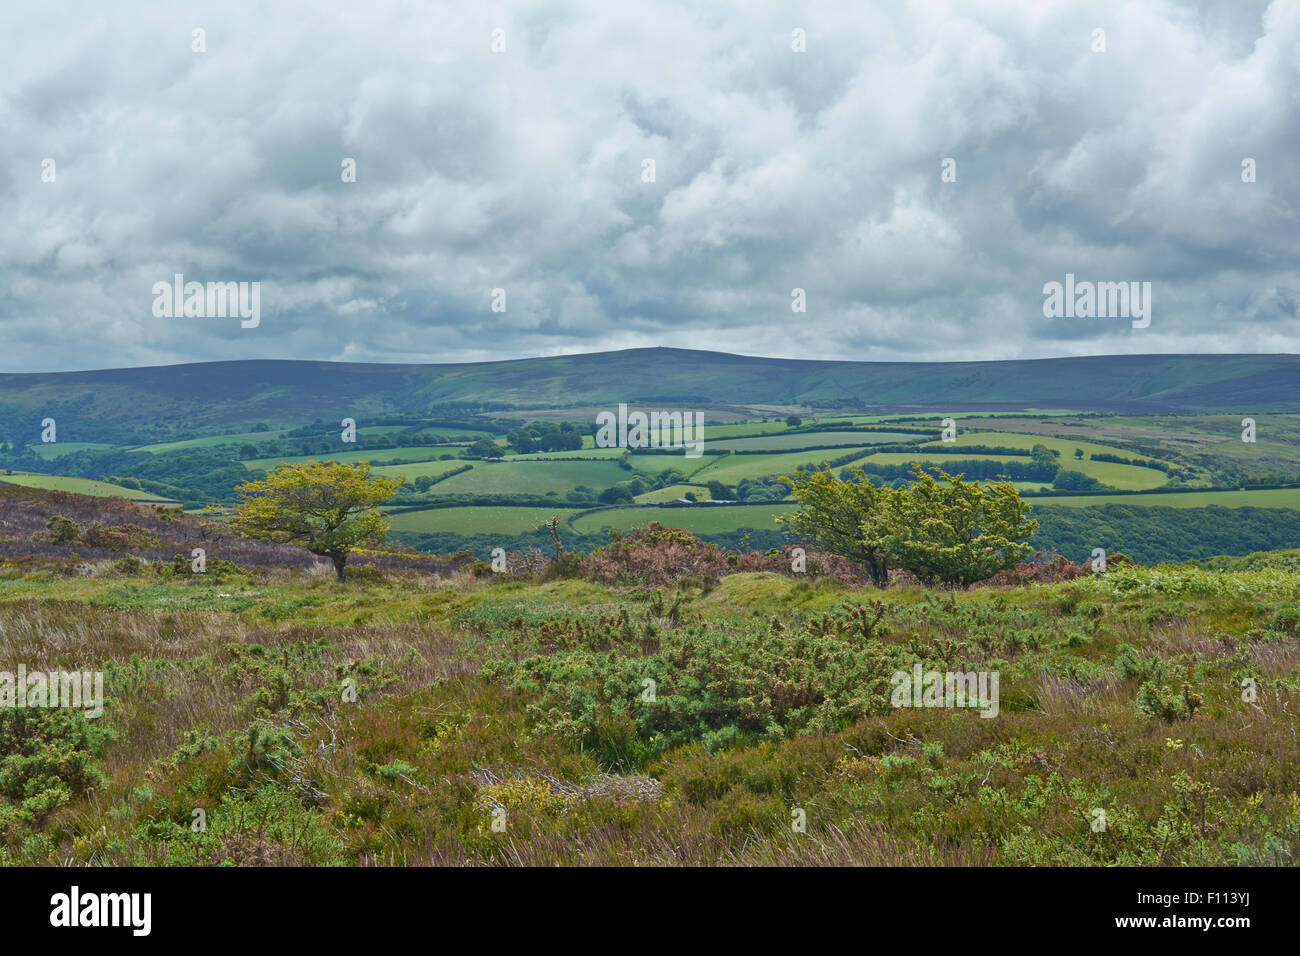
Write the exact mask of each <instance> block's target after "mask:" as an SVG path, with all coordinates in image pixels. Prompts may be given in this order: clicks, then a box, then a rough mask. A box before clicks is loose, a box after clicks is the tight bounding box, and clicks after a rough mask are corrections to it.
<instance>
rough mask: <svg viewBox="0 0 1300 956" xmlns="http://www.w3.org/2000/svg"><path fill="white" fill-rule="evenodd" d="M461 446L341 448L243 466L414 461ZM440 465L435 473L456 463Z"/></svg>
mask: <svg viewBox="0 0 1300 956" xmlns="http://www.w3.org/2000/svg"><path fill="white" fill-rule="evenodd" d="M463 447H464V446H463V445H404V446H402V447H400V448H370V449H365V450H363V451H341V452H337V453H331V454H330V455H291V456H288V457H285V456H279V457H272V458H250V459H249V460H248V461H246V462H244V463H243V464H244V467H245V468H247V469H249V470H250V471H251V470H253V469H258V470H261V471H271V470H273V469H274V468H276V467H277V466H279V465H280V464H281V463H283V464H288V465H300V464H302V463H303V462H308V461H337V462H340V463H342V464H349V463H351V462H357V461H369V462H375V463H378V462H384V461H392V460H393V459H394V458H406V459H408V460H416V461H437V460H439V458H440V456H442V455H454V454H456V452H457V451H459V450H460V449H461V448H463ZM442 464H444V465H446V467H445V468H442V469H440V470H439V471H438V472H437V473H438V474H441V473H442V472H444V471H450V470H451V469H452V468H455V467H456V465H457V462H453V461H444V462H442Z"/></svg>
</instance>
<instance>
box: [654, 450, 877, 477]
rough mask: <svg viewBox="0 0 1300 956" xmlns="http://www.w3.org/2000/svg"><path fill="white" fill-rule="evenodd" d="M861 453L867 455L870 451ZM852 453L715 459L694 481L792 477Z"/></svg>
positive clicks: (697, 473) (696, 475)
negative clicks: (799, 470)
mask: <svg viewBox="0 0 1300 956" xmlns="http://www.w3.org/2000/svg"><path fill="white" fill-rule="evenodd" d="M860 450H861V451H863V452H866V451H867V449H866V448H862V449H860ZM852 451H853V448H852V447H848V448H827V449H812V450H810V451H797V452H789V453H787V454H778V455H727V456H726V457H724V458H717V457H715V458H713V460H712V463H711V464H710V465H709V466H708V467H707V468H703V469H701V470H700V471H698V472H696V473H694V474H692V475H691V476H690V477H691V479H692V480H694V481H714V480H717V481H721V482H725V483H726V484H728V485H734V484H737V483H739V482H740V481H742V480H743V479H745V478H767V477H770V476H773V475H788V474H791V473H792V472H794V471H795V469H797V468H799V467H801V466H803V465H808V464H811V465H814V466H819V465H820V464H821V463H822V462H823V461H829V460H830V459H832V458H839V457H841V456H843V455H848V454H850V453H851V452H852ZM633 460H635V459H633Z"/></svg>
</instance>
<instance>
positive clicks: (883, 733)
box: [0, 505, 1300, 865]
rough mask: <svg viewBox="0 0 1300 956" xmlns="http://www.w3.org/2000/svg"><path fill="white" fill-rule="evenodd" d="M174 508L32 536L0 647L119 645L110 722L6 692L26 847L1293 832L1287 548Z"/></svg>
mask: <svg viewBox="0 0 1300 956" xmlns="http://www.w3.org/2000/svg"><path fill="white" fill-rule="evenodd" d="M42 507H45V505H42ZM66 517H69V518H70V519H72V520H75V521H76V522H77V523H78V525H79V526H82V527H85V526H86V525H88V524H96V523H97V524H99V525H101V526H105V527H108V526H121V525H126V524H134V525H137V526H138V527H140V528H143V529H145V530H147V531H148V532H150V533H152V534H155V535H159V532H160V531H163V530H164V529H162V528H161V523H162V522H167V523H168V525H170V524H171V522H170V521H169V520H168V519H166V518H157V519H154V518H150V517H149V516H148V515H143V516H141V515H139V513H138V509H137V514H136V516H135V517H131V518H130V520H127V516H126V513H125V512H123V517H122V520H117V519H115V518H114V519H111V520H110V518H109V516H106V515H103V514H97V515H91V514H77V513H75V512H74V511H68V513H67V515H66ZM47 518H48V515H43V514H42V515H37V516H36V518H33V519H30V520H29V523H30V524H32V525H33V528H32V530H34V531H36V530H41V531H44V530H46V529H45V521H46V519H47ZM176 520H177V521H178V522H180V523H181V524H185V523H187V522H192V521H197V520H200V519H191V518H184V517H177V518H176ZM159 536H160V540H169V546H168V547H166V548H161V549H151V550H158V551H161V552H162V554H164V555H165V557H160V558H159V559H157V560H154V559H151V558H149V557H148V556H147V554H146V555H135V557H136V558H137V559H138V561H137V563H136V564H134V565H126V564H123V563H122V561H123V558H124V557H126V556H127V554H128V553H127V552H117V553H112V554H110V555H109V556H108V557H106V558H104V559H102V560H99V561H96V562H89V561H87V560H86V559H85V556H84V555H79V556H77V557H73V556H72V555H71V554H70V551H71V550H73V549H76V548H79V547H81V545H78V544H76V543H68V544H62V545H47V546H45V545H43V546H42V547H49V548H55V549H60V550H56V551H55V552H53V553H52V554H49V553H43V552H42V551H40V550H39V549H36V548H35V547H34V546H33V551H35V552H36V553H32V554H28V555H27V556H25V557H21V558H8V559H6V561H5V565H4V568H3V574H0V669H9V670H12V669H14V668H15V667H16V666H17V665H18V664H19V663H20V662H21V663H24V664H25V665H26V666H27V667H28V668H36V667H43V668H46V669H56V668H69V669H71V668H76V669H80V670H96V669H98V670H102V671H104V673H105V687H106V693H107V700H106V702H105V713H104V716H103V717H102V718H100V719H99V720H98V721H87V720H86V719H85V718H83V717H82V716H81V715H79V714H66V713H62V712H37V711H25V712H24V711H21V710H11V711H8V712H7V713H4V714H3V716H2V717H0V719H3V720H5V721H6V723H5V724H4V726H3V730H4V736H3V739H4V740H5V741H6V744H5V745H4V747H3V748H0V799H2V800H3V806H4V808H5V809H4V811H3V815H0V859H3V861H4V862H6V863H10V864H17V863H41V864H78V865H81V864H85V865H110V864H140V865H192V864H224V865H277V864H308V865H333V864H347V865H353V864H360V865H368V864H399V865H431V864H433V865H440V864H484V865H530V864H540V865H551V864H560V865H595V864H611V865H631V864H638V865H644V864H651V865H655V864H659V865H667V864H690V865H706V864H722V865H751V864H754V865H758V864H762V865H812V864H905V865H911V864H939V865H1015V864H1054V865H1107V864H1131V865H1203V864H1229V865H1238V864H1252V865H1253V864H1290V863H1294V862H1295V861H1296V859H1297V854H1300V795H1298V791H1300V781H1298V780H1297V776H1300V774H1298V773H1297V770H1296V768H1297V767H1300V744H1297V739H1300V738H1297V734H1296V729H1297V728H1296V723H1295V721H1296V718H1295V717H1294V716H1293V715H1294V714H1295V713H1296V712H1297V703H1300V701H1297V699H1296V697H1297V694H1298V693H1300V624H1298V623H1297V622H1300V575H1297V574H1296V573H1295V572H1294V571H1292V570H1287V569H1285V568H1277V567H1270V566H1268V565H1267V563H1261V564H1260V566H1259V567H1257V568H1252V569H1248V570H1245V571H1234V570H1213V569H1205V568H1192V567H1183V566H1165V567H1157V568H1143V567H1136V566H1130V565H1127V564H1124V563H1123V562H1120V563H1118V564H1117V565H1116V566H1115V567H1113V568H1112V569H1111V570H1109V571H1107V572H1106V573H1105V574H1095V573H1092V572H1090V571H1084V570H1082V567H1081V566H1079V565H1070V564H1069V563H1068V562H1062V561H1058V560H1056V559H1055V558H1054V557H1053V556H1050V555H1046V556H1043V555H1040V556H1039V560H1038V561H1036V562H1028V563H1025V564H1022V565H1021V566H1019V567H1018V568H1017V569H1016V571H1015V572H1014V574H1013V575H1012V577H1013V578H1014V580H1008V581H1006V582H1004V583H996V582H990V583H986V584H985V585H983V586H981V587H978V588H973V589H970V590H961V589H938V588H925V587H922V586H920V585H919V584H917V583H915V582H910V583H909V582H908V581H906V580H903V579H898V580H895V581H894V583H893V584H892V585H891V586H890V587H889V588H887V589H883V590H882V589H877V588H874V587H871V586H869V585H866V584H864V583H863V581H862V580H861V579H860V578H854V577H852V576H849V577H840V576H838V575H836V574H835V573H833V572H834V569H835V563H834V562H833V561H831V560H829V559H827V560H826V561H825V562H824V563H819V560H818V559H817V555H816V552H815V551H813V552H811V553H810V554H809V556H808V558H809V569H810V570H808V571H804V572H802V573H795V572H793V571H792V570H791V568H790V562H789V560H788V559H789V557H790V556H789V555H788V554H780V553H777V554H753V555H741V554H736V553H734V552H730V553H728V552H720V551H718V550H717V549H713V550H710V548H711V547H712V546H706V545H704V544H703V543H702V542H697V541H693V540H692V539H690V536H689V535H682V534H681V533H680V532H677V533H672V532H670V530H669V529H663V528H658V529H655V528H647V529H643V530H642V531H640V532H637V533H635V534H633V535H628V536H624V537H623V538H622V539H620V540H619V541H615V542H611V545H610V548H609V550H608V551H606V552H604V553H603V554H601V553H597V554H595V555H592V556H584V557H582V558H581V559H579V558H573V559H565V558H560V559H556V557H555V555H541V554H539V555H536V556H534V557H533V559H532V563H531V569H529V568H526V567H524V566H522V565H519V566H517V567H516V569H515V570H511V571H507V572H504V573H496V572H492V571H490V570H488V571H486V572H484V570H483V569H482V568H481V567H480V566H479V565H478V564H476V563H475V562H474V560H473V558H472V557H470V556H462V557H460V558H458V559H455V560H452V559H446V560H443V561H442V562H440V563H439V564H438V565H437V567H438V568H440V570H424V569H422V568H420V567H411V566H408V565H406V564H403V563H402V561H403V560H404V559H402V558H399V557H397V556H396V555H389V556H386V557H389V558H390V559H391V561H392V565H391V566H389V567H381V566H379V563H378V562H374V561H371V560H369V559H368V556H367V555H365V554H359V555H357V556H355V557H354V559H353V560H354V561H355V562H356V567H355V568H353V567H352V565H351V564H350V565H349V577H348V578H347V579H345V581H344V582H342V583H337V582H335V581H334V580H333V573H332V570H331V569H329V568H328V567H325V566H321V565H320V564H318V565H316V566H313V565H312V564H311V562H310V561H308V560H306V559H302V560H301V561H289V562H286V563H284V564H281V565H277V564H272V563H270V562H269V561H268V563H266V564H258V563H253V562H250V563H249V564H247V565H244V564H242V563H240V562H238V561H235V560H232V559H229V558H225V557H222V556H221V555H222V554H223V552H221V551H220V549H219V548H218V549H214V550H213V552H212V557H213V559H214V560H219V561H223V562H225V563H223V564H220V565H217V566H216V567H215V570H212V569H210V570H209V571H208V572H207V573H203V574H195V573H183V572H178V571H177V569H176V567H175V566H174V563H173V561H172V560H171V559H172V555H171V554H170V553H168V552H169V551H171V550H172V548H173V547H177V546H178V545H182V544H184V543H188V540H182V539H181V538H173V539H165V538H162V537H161V535H159ZM250 546H254V545H250ZM255 547H258V548H265V547H268V546H264V545H255ZM177 549H178V550H179V548H177ZM732 554H735V557H734V558H732V556H731V555H732ZM431 560H432V559H431ZM304 565H306V566H304ZM353 572H355V573H353ZM476 572H477V573H476ZM916 664H920V665H921V667H922V668H923V669H926V670H930V669H935V670H939V671H946V670H957V671H968V670H969V671H981V670H996V671H997V672H999V674H1000V675H1001V702H1000V709H999V713H998V715H997V716H996V717H995V718H992V719H989V718H984V717H981V716H980V714H979V712H978V711H977V710H974V709H961V708H899V707H893V706H891V704H890V699H889V678H890V675H891V674H892V673H894V672H896V671H899V670H908V669H909V668H912V667H913V666H915V665H916ZM647 681H651V682H653V683H652V685H647V683H646V682H647ZM1247 683H1250V684H1251V685H1252V686H1253V688H1254V691H1253V694H1250V695H1248V694H1246V693H1245V692H1244V687H1245V685H1246V684H1247ZM1248 696H1249V697H1250V698H1251V699H1249V700H1247V699H1246V698H1247V697H1248ZM796 811H802V813H803V816H804V819H806V828H805V829H804V830H802V831H799V830H796V829H794V828H793V827H792V820H793V819H794V815H795V813H796ZM1097 811H1102V812H1103V813H1104V818H1105V827H1104V829H1100V830H1099V829H1096V826H1097V820H1098V815H1097ZM200 820H201V822H202V826H201V827H199V826H198V825H197V822H198V821H200ZM498 821H501V822H503V823H502V825H501V828H499V829H498V828H494V823H497V822H498Z"/></svg>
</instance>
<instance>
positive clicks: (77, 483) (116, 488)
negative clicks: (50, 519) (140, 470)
mask: <svg viewBox="0 0 1300 956" xmlns="http://www.w3.org/2000/svg"><path fill="white" fill-rule="evenodd" d="M0 482H5V483H7V484H11V485H23V486H24V487H27V488H44V489H45V490H47V491H71V492H75V493H76V494H79V495H95V496H97V497H106V498H128V499H130V500H131V501H159V502H170V501H171V500H172V499H170V498H164V497H161V496H160V495H156V494H153V493H152V492H148V491H136V490H135V489H133V488H123V487H122V486H121V485H114V484H110V483H108V482H106V481H95V480H93V479H90V478H67V477H65V476H63V475H37V474H30V473H23V472H14V473H13V474H11V475H0Z"/></svg>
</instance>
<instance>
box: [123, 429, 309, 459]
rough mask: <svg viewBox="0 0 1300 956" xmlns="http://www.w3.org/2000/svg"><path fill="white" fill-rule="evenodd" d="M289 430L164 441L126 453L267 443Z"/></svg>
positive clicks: (156, 452) (157, 452)
mask: <svg viewBox="0 0 1300 956" xmlns="http://www.w3.org/2000/svg"><path fill="white" fill-rule="evenodd" d="M285 431H287V429H283V428H277V429H272V430H271V431H265V432H235V433H232V434H229V435H208V436H206V437H203V438H186V439H182V440H181V441H164V442H156V443H155V444H152V445H135V446H132V447H130V448H127V449H126V451H147V452H149V453H150V454H155V455H156V454H159V453H161V452H169V451H184V450H185V449H186V448H211V447H212V446H214V445H229V444H232V443H234V442H245V441H251V442H257V441H267V440H268V439H272V438H280V437H281V436H283V435H284V433H285Z"/></svg>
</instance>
